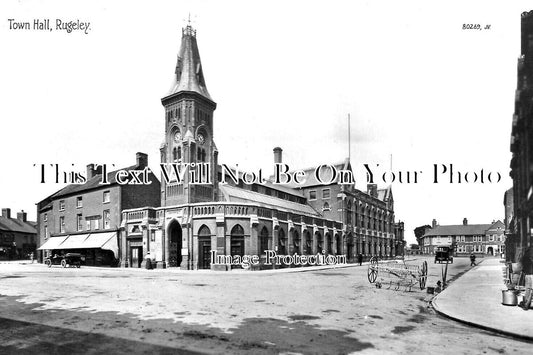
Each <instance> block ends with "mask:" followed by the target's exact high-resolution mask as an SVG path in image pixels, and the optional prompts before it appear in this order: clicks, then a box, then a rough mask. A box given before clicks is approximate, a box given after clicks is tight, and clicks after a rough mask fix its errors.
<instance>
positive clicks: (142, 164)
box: [135, 152, 148, 169]
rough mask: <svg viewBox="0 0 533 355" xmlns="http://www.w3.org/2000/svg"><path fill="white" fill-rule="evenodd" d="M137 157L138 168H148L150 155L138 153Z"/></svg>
mask: <svg viewBox="0 0 533 355" xmlns="http://www.w3.org/2000/svg"><path fill="white" fill-rule="evenodd" d="M135 157H136V159H137V168H139V169H144V168H146V167H147V166H148V154H145V153H140V152H138V153H137V154H135Z"/></svg>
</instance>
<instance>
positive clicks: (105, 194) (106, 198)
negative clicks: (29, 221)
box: [43, 191, 111, 222]
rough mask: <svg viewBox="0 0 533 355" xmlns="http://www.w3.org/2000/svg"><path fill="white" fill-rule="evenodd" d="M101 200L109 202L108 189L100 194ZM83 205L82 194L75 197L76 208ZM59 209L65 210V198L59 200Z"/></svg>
mask: <svg viewBox="0 0 533 355" xmlns="http://www.w3.org/2000/svg"><path fill="white" fill-rule="evenodd" d="M102 202H103V203H109V202H111V195H110V193H109V191H104V192H103V194H102ZM81 207H83V196H78V197H76V208H81ZM59 210H60V211H64V210H65V200H59ZM43 219H44V221H45V222H46V221H47V220H48V216H47V214H46V213H45V214H44V217H43Z"/></svg>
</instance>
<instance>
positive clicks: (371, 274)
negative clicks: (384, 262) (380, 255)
mask: <svg viewBox="0 0 533 355" xmlns="http://www.w3.org/2000/svg"><path fill="white" fill-rule="evenodd" d="M367 276H368V281H369V282H370V283H371V284H373V283H374V282H376V279H377V278H378V259H377V258H376V257H375V256H373V257H372V258H371V259H370V264H369V265H368V271H367Z"/></svg>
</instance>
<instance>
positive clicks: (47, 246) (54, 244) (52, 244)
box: [37, 237, 67, 250]
mask: <svg viewBox="0 0 533 355" xmlns="http://www.w3.org/2000/svg"><path fill="white" fill-rule="evenodd" d="M65 239H67V237H51V238H50V239H48V240H47V241H46V242H45V243H44V244H43V245H41V246H40V247H39V249H37V250H53V249H60V248H59V245H60V244H61V243H63V242H64V241H65Z"/></svg>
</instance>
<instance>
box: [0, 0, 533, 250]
mask: <svg viewBox="0 0 533 355" xmlns="http://www.w3.org/2000/svg"><path fill="white" fill-rule="evenodd" d="M529 9H533V3H532V2H531V1H530V2H525V1H516V2H507V3H504V2H501V1H461V2H459V1H448V2H432V1H328V2H326V1H320V2H318V1H253V2H252V1H194V2H193V1H158V2H148V1H144V2H135V1H113V2H109V1H76V2H72V1H64V2H63V1H55V2H51V1H3V2H2V3H0V13H1V14H2V17H1V18H0V39H1V41H0V45H1V46H2V51H1V53H2V55H1V56H0V78H1V81H0V90H1V94H2V104H1V105H0V117H1V127H2V128H1V132H2V138H1V139H0V149H1V151H2V165H1V174H0V205H1V207H11V208H12V210H13V212H12V213H14V212H17V211H18V210H20V209H24V210H27V211H28V212H29V217H30V218H31V219H35V214H36V213H35V211H36V208H35V203H36V202H38V201H40V200H41V199H43V198H45V197H46V196H47V195H49V194H51V193H53V192H55V191H56V190H58V189H59V188H61V187H62V186H63V185H59V184H53V183H47V184H40V183H39V182H40V181H39V171H38V169H36V168H34V167H33V164H41V163H47V164H51V163H58V164H60V165H61V166H62V167H63V168H64V169H65V170H70V169H74V170H76V171H85V166H86V165H87V164H89V163H104V162H105V163H109V164H115V165H116V167H125V166H129V165H132V164H133V162H134V160H135V152H137V151H142V152H145V153H148V154H149V162H150V166H151V167H152V169H153V170H154V171H156V173H157V174H159V167H158V163H159V145H160V144H161V142H162V141H163V132H164V112H163V107H162V105H161V102H160V99H161V97H163V96H164V95H165V94H166V92H167V90H168V89H169V88H170V84H171V81H172V80H171V79H172V75H173V73H174V67H175V64H176V56H177V53H178V49H179V44H180V39H181V28H182V27H183V26H184V25H185V23H186V21H185V20H186V18H187V17H188V14H189V12H190V13H191V19H192V23H193V26H194V27H195V28H196V29H197V31H198V34H197V39H198V45H199V49H200V54H201V57H202V64H203V70H204V75H205V79H206V82H207V86H208V89H209V92H210V94H211V96H212V97H213V99H214V100H215V101H216V102H217V104H218V107H217V110H216V111H215V115H214V124H215V128H214V129H215V141H216V144H217V147H218V149H219V151H220V155H219V161H220V162H223V163H227V164H230V165H235V164H239V166H240V167H242V168H246V169H258V168H263V169H264V170H266V171H269V172H270V171H271V169H272V161H273V157H272V148H273V147H275V146H280V147H282V148H283V149H284V161H285V162H286V163H288V164H289V165H290V166H291V168H298V167H309V166H316V165H318V164H322V163H335V162H338V161H342V160H343V159H344V158H345V157H346V156H347V155H348V139H347V137H348V135H347V119H346V117H347V115H348V114H351V117H352V124H351V127H352V129H351V133H352V146H351V161H352V165H353V167H354V169H355V171H356V173H357V175H358V179H357V185H356V186H357V187H358V188H359V189H362V190H364V189H366V187H365V186H366V182H365V181H364V178H365V176H364V168H363V164H370V165H371V166H375V164H380V167H379V170H376V173H377V172H379V171H381V172H383V170H382V169H381V168H383V169H388V168H389V166H390V155H391V154H392V155H393V171H403V172H406V171H422V174H421V175H420V176H419V181H418V183H416V184H414V183H411V184H406V183H394V184H393V185H392V188H393V193H394V197H395V200H396V204H395V210H396V216H397V219H400V220H403V221H405V227H406V237H407V238H408V240H409V241H412V240H413V239H414V237H413V233H412V230H413V229H414V228H415V227H417V226H419V225H423V224H431V220H432V219H433V218H436V219H437V220H438V221H439V222H440V223H441V224H460V223H461V222H462V219H463V217H467V218H468V219H469V222H471V223H490V222H491V221H492V220H493V219H502V220H503V213H504V209H503V193H504V191H505V190H506V189H508V188H509V187H511V184H512V181H511V179H510V178H509V161H510V158H511V154H510V152H509V142H510V129H511V120H512V114H513V110H514V90H515V88H516V60H517V58H518V56H519V55H520V14H521V12H523V11H525V10H529ZM9 18H13V19H15V20H19V21H29V22H31V23H33V21H34V19H37V18H39V19H44V18H49V19H51V22H52V23H54V22H55V19H62V20H63V21H70V20H73V21H76V20H78V19H79V20H81V21H86V22H87V21H88V22H91V31H90V32H89V34H87V35H86V34H84V33H74V32H73V33H70V34H68V33H66V32H63V31H52V32H39V31H13V30H10V29H9V21H8V19H9ZM470 23H472V24H478V23H479V24H481V25H482V26H485V25H488V24H490V25H491V29H490V30H483V31H476V30H463V29H462V27H463V24H470ZM435 163H437V164H443V163H444V164H453V166H454V170H455V171H456V175H454V180H455V181H456V182H455V183H453V184H450V183H449V181H448V180H449V177H448V178H447V179H446V180H445V178H444V177H443V178H442V180H439V183H438V184H434V183H433V176H432V174H433V170H432V169H433V164H435ZM71 164H74V167H72V166H71ZM439 166H440V165H439ZM481 169H484V171H485V172H486V173H488V172H490V171H492V172H495V173H496V172H499V173H500V174H501V176H502V179H501V181H500V182H499V183H492V184H490V183H484V184H481V183H470V184H464V183H461V184H459V183H457V177H458V176H457V172H462V173H463V174H464V173H466V172H479V171H480V170H481ZM379 185H380V187H385V186H386V184H385V183H383V182H379Z"/></svg>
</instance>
